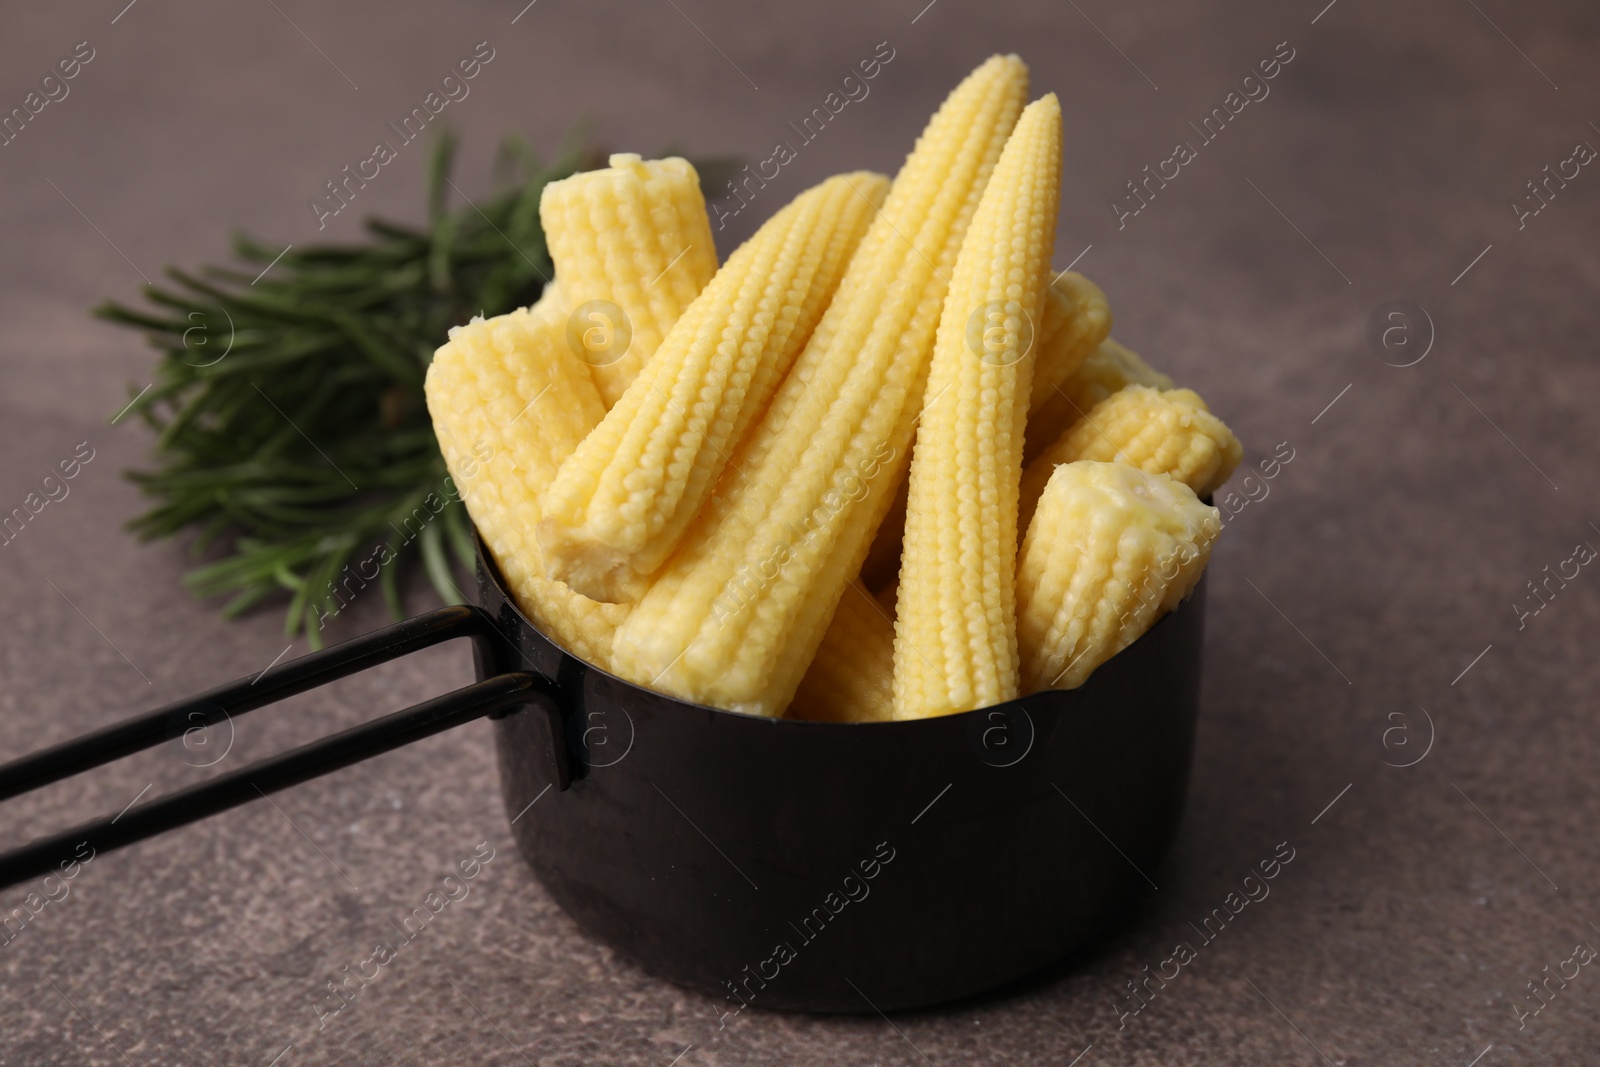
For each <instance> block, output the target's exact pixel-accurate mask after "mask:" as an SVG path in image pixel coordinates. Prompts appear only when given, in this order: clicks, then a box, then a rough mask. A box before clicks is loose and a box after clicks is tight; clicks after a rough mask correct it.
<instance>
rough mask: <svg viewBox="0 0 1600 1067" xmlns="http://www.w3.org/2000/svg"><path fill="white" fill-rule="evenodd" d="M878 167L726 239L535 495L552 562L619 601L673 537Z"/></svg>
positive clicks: (802, 322)
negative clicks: (602, 413)
mask: <svg viewBox="0 0 1600 1067" xmlns="http://www.w3.org/2000/svg"><path fill="white" fill-rule="evenodd" d="M888 187H889V180H888V179H887V178H885V177H883V176H882V175H878V174H872V173H870V172H867V171H861V172H858V173H855V174H842V175H839V176H838V177H835V178H830V179H828V180H827V181H825V182H823V183H822V184H821V185H818V186H816V187H815V188H813V189H810V190H808V191H807V192H804V193H802V194H801V195H800V196H799V197H798V198H797V199H795V201H794V202H793V203H791V204H789V205H788V206H787V207H785V208H783V210H781V211H779V212H778V213H777V214H776V215H774V216H773V217H772V218H771V219H770V220H768V222H767V223H766V225H764V226H762V227H761V229H760V230H759V231H758V232H757V233H756V235H755V236H754V237H752V238H750V240H749V241H747V242H746V243H745V244H744V246H743V247H741V248H740V249H739V250H738V251H737V252H735V253H734V254H733V256H732V258H730V259H729V260H728V262H727V264H726V265H725V266H724V267H723V268H722V269H721V270H719V271H718V272H717V273H716V275H715V276H714V277H713V278H712V279H711V282H710V284H709V285H707V286H706V288H705V289H704V291H702V292H701V294H700V296H699V297H698V298H697V299H696V300H695V302H694V303H693V304H692V305H690V308H689V310H688V311H687V312H686V313H685V314H684V316H683V317H682V318H680V319H679V320H678V323H677V325H676V326H674V327H673V328H672V330H671V331H670V332H669V333H668V334H667V338H666V340H665V341H664V342H663V343H662V346H661V347H660V348H659V349H657V351H656V354H655V356H654V358H652V359H651V360H650V362H649V363H647V364H645V366H644V369H643V370H642V371H640V372H639V376H638V377H637V378H635V379H634V380H633V384H632V385H630V386H629V387H628V390H627V392H625V393H623V395H622V399H621V400H619V401H617V404H616V406H615V407H613V408H612V409H611V411H610V412H609V413H607V415H606V417H605V420H604V421H603V422H601V424H600V426H599V428H598V429H596V430H595V432H594V433H592V434H590V435H589V437H588V438H587V439H585V440H584V442H583V444H582V445H580V446H579V447H578V450H577V451H576V452H574V453H573V454H572V456H571V457H569V458H568V459H567V461H566V462H565V463H564V464H562V466H561V472H560V474H559V475H558V476H557V477H556V480H555V482H554V484H552V485H551V486H550V488H549V491H548V493H546V495H545V512H544V521H543V522H542V523H541V524H540V527H539V543H540V547H541V548H542V549H543V550H544V553H545V559H546V561H547V562H548V563H549V566H550V573H551V575H552V576H553V577H556V578H560V579H562V580H564V581H566V582H567V583H568V584H570V585H571V586H572V587H573V588H574V589H577V590H578V591H580V592H582V593H585V594H587V595H589V596H592V597H594V598H596V599H598V600H606V601H631V600H635V599H637V598H638V597H639V596H640V595H642V594H643V592H644V589H645V588H646V587H647V586H648V584H649V575H651V574H652V573H654V572H655V571H656V570H658V569H660V567H661V565H662V563H663V562H665V561H666V559H667V557H668V556H669V555H670V554H671V553H672V550H673V549H674V548H675V547H676V546H677V544H678V541H679V540H680V539H681V538H682V537H683V532H684V530H686V529H687V528H688V526H689V523H690V522H691V521H692V520H693V519H694V517H695V514H696V513H697V512H698V511H699V510H700V506H701V505H702V504H703V503H705V501H706V498H707V497H709V496H710V495H711V490H712V489H713V488H714V487H715V486H716V483H717V479H718V478H719V477H720V476H721V475H722V472H723V469H724V468H725V467H726V466H727V464H728V456H729V454H730V453H731V452H732V451H733V449H734V448H735V447H736V446H737V445H738V443H739V441H740V440H741V439H742V438H743V437H744V434H745V431H746V430H747V429H748V428H749V426H750V424H751V423H752V422H754V421H755V419H756V417H757V416H758V415H760V414H761V412H762V411H764V410H765V409H766V406H767V403H768V402H769V401H770V400H771V399H772V394H773V391H774V390H776V389H777V388H778V383H779V382H781V381H782V380H783V376H784V375H785V374H787V373H788V371H789V367H790V365H791V364H792V363H793V362H794V358H795V356H797V355H798V354H799V353H800V349H801V347H802V346H803V345H804V344H805V343H806V340H807V339H808V338H809V337H810V336H811V331H812V330H813V329H814V328H815V326H816V324H817V320H818V319H820V318H821V317H822V313H823V310H824V309H825V308H826V307H827V306H828V301H829V300H831V299H832V298H833V293H834V290H835V288H837V286H838V284H839V279H840V278H841V277H842V276H843V275H844V272H845V267H846V265H847V264H848V263H849V261H850V257H851V255H853V254H854V252H855V249H856V245H857V244H858V243H859V242H860V240H861V235H862V234H863V233H865V232H866V229H867V224H868V223H869V222H870V221H871V218H872V215H873V213H874V212H876V211H877V209H878V206H879V205H880V204H881V203H882V202H883V197H884V194H885V193H886V192H887V191H888Z"/></svg>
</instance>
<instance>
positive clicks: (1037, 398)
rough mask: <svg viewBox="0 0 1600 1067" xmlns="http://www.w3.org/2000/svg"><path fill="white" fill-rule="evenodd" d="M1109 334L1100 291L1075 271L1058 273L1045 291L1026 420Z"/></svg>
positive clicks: (1107, 312)
mask: <svg viewBox="0 0 1600 1067" xmlns="http://www.w3.org/2000/svg"><path fill="white" fill-rule="evenodd" d="M1110 333H1111V305H1110V304H1109V303H1107V302H1106V294H1105V293H1103V292H1101V290H1100V287H1099V286H1098V285H1096V284H1095V283H1094V282H1091V281H1090V280H1089V279H1088V278H1085V277H1084V276H1083V275H1081V274H1079V273H1077V272H1076V271H1070V270H1069V271H1062V272H1061V273H1060V274H1058V275H1055V276H1054V280H1053V281H1051V283H1050V288H1049V289H1047V290H1045V296H1044V315H1043V322H1042V325H1041V326H1040V328H1039V353H1038V356H1037V357H1036V359H1035V361H1034V368H1033V388H1032V392H1031V395H1030V398H1029V402H1028V411H1029V415H1030V417H1031V416H1032V413H1034V412H1036V411H1038V410H1039V409H1040V407H1042V406H1043V405H1044V404H1045V403H1047V402H1048V401H1049V400H1050V398H1051V397H1054V396H1057V395H1059V393H1058V392H1057V390H1058V388H1059V387H1060V385H1061V383H1062V382H1064V381H1066V380H1067V379H1068V378H1069V377H1071V376H1072V374H1073V373H1074V372H1076V371H1077V369H1078V368H1079V367H1080V366H1082V365H1083V362H1084V360H1086V359H1088V358H1089V355H1090V353H1092V352H1093V351H1094V350H1095V349H1096V348H1097V347H1098V346H1099V345H1100V343H1101V342H1102V341H1104V340H1105V339H1106V338H1107V337H1108V336H1109V335H1110Z"/></svg>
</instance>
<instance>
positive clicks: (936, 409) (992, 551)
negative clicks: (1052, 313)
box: [894, 93, 1061, 719]
mask: <svg viewBox="0 0 1600 1067" xmlns="http://www.w3.org/2000/svg"><path fill="white" fill-rule="evenodd" d="M1060 197H1061V106H1060V104H1059V103H1058V102H1057V101H1056V97H1055V94H1053V93H1052V94H1049V95H1046V96H1045V97H1043V98H1042V99H1040V100H1037V101H1035V102H1034V103H1032V104H1029V105H1028V107H1027V109H1026V110H1025V111H1023V113H1022V117H1021V118H1020V119H1018V120H1017V127H1016V129H1015V130H1014V131H1013V132H1012V134H1011V139H1010V140H1009V141H1007V142H1006V147H1005V152H1004V153H1003V154H1002V155H1001V157H1000V162H999V164H998V165H997V166H996V167H995V171H994V176H993V177H992V178H990V180H989V184H988V186H987V188H985V189H984V193H983V200H982V201H981V202H980V203H979V204H978V210H977V213H976V214H975V215H974V216H973V220H972V226H971V228H970V229H969V230H968V232H967V237H966V240H965V242H963V244H962V246H961V254H960V256H959V257H958V258H957V259H956V269H955V276H954V278H953V280H952V281H951V283H950V293H949V295H948V296H947V297H945V302H944V311H943V314H942V315H941V316H940V319H939V333H938V341H937V343H936V344H935V346H934V350H933V365H932V368H931V370H930V371H929V373H928V397H929V403H928V405H927V408H926V409H925V410H924V411H923V415H922V423H921V425H920V426H919V427H918V429H917V446H916V451H915V453H914V454H913V456H912V460H911V489H910V493H909V496H908V499H907V505H906V533H905V546H904V549H903V551H902V553H901V561H900V599H899V607H898V609H897V611H896V614H895V640H894V717H895V718H896V719H921V718H929V717H932V716H935V715H951V714H954V713H956V712H962V711H970V710H972V709H973V708H982V707H989V706H990V705H993V704H1000V703H1003V702H1004V701H1007V700H1012V699H1014V698H1015V697H1016V696H1017V614H1016V577H1017V571H1016V568H1017V551H1016V546H1017V486H1018V479H1019V478H1020V476H1021V474H1022V430H1023V424H1024V423H1025V421H1026V420H1027V415H1028V395H1029V387H1030V385H1031V384H1032V380H1033V363H1034V355H1033V353H1032V352H1031V351H1030V348H1031V341H1032V337H1031V336H1030V333H1031V323H1034V322H1038V321H1039V320H1040V317H1041V316H1040V312H1041V309H1042V303H1043V301H1044V290H1045V288H1046V286H1045V282H1046V281H1047V276H1046V275H1045V273H1044V272H1045V270H1046V269H1047V268H1048V266H1049V263H1050V253H1051V250H1052V249H1053V247H1054V245H1055V233H1056V204H1057V202H1058V201H1059V200H1060ZM974 320H976V326H977V327H978V330H981V334H979V335H978V336H974V334H975V333H977V331H975V330H974V329H973V322H974ZM1058 332H1059V331H1058ZM975 342H976V343H975Z"/></svg>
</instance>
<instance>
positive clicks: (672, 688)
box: [613, 56, 1027, 716]
mask: <svg viewBox="0 0 1600 1067" xmlns="http://www.w3.org/2000/svg"><path fill="white" fill-rule="evenodd" d="M1026 92H1027V68H1026V67H1025V66H1024V65H1023V64H1022V61H1021V60H1019V59H1017V58H1016V57H1015V56H995V57H993V58H991V59H990V60H989V61H987V62H986V63H984V64H983V65H982V66H980V67H979V68H978V69H977V70H976V71H974V72H973V73H972V74H971V75H969V76H968V77H967V79H966V80H965V81H963V82H962V83H961V85H959V86H958V87H957V88H956V90H955V91H954V92H953V93H951V94H950V96H949V98H947V99H946V101H945V102H944V104H943V105H942V106H941V107H940V109H939V111H938V112H937V113H936V114H935V115H934V116H933V119H932V121H930V122H929V124H928V127H927V129H926V130H924V132H923V134H922V136H921V138H919V139H918V142H917V146H916V148H915V149H914V150H913V151H912V153H911V154H910V156H909V157H907V160H906V163H905V166H904V167H903V168H902V169H901V171H900V173H899V175H898V176H897V177H896V179H895V181H894V184H893V185H892V186H891V188H890V191H889V196H888V198H887V199H886V200H885V201H884V204H883V207H882V209H881V210H880V211H879V212H878V213H877V215H876V216H875V218H874V220H873V222H872V224H871V226H870V227H869V229H868V231H867V234H866V236H865V237H863V238H862V241H861V246H860V248H859V249H858V250H857V252H856V255H855V258H854V259H852V260H851V262H850V265H849V267H848V269H847V271H846V273H845V277H844V279H843V281H841V282H840V284H839V291H838V293H837V294H836V295H835V296H834V299H833V301H832V303H831V304H829V306H828V309H827V311H826V312H825V313H824V315H823V318H822V321H821V322H820V323H819V324H818V325H817V328H816V330H815V332H814V333H813V334H812V336H811V340H810V341H809V342H808V343H807V345H806V347H805V349H804V351H802V352H801V354H800V356H799V357H798V358H797V359H796V361H795V365H794V367H793V369H792V370H791V371H790V373H789V376H788V377H787V378H786V379H785V380H784V382H783V384H782V385H781V386H780V387H779V388H778V391H777V393H776V394H775V395H774V397H773V400H772V403H771V405H770V406H769V407H768V409H767V412H766V413H765V414H764V415H763V416H762V417H761V419H760V421H758V422H757V423H756V424H755V426H753V427H752V429H751V431H750V433H749V434H748V435H747V437H746V439H745V441H744V442H743V444H742V445H741V446H740V449H739V451H738V452H737V453H736V454H735V455H734V457H733V461H732V463H731V464H730V466H731V467H732V468H733V470H735V471H737V476H736V477H729V478H725V479H723V482H722V485H721V487H720V489H719V492H718V493H716V494H714V495H713V496H712V498H711V499H710V501H709V502H708V503H707V505H706V507H705V509H704V510H703V512H702V514H701V516H700V517H699V519H698V520H697V521H696V522H695V524H694V525H693V526H691V527H690V530H689V533H688V535H687V536H686V537H685V538H684V539H683V542H682V544H681V546H680V548H679V550H678V552H677V553H676V554H675V555H674V556H673V558H672V559H671V560H669V561H668V563H667V565H666V566H665V567H664V568H662V570H661V571H660V573H659V575H658V577H657V579H656V581H655V583H654V584H653V585H652V586H651V588H650V591H649V592H648V593H646V594H645V596H644V597H643V599H641V600H640V601H639V603H638V604H637V605H636V606H635V608H634V610H633V612H632V614H631V615H630V616H629V617H628V620H627V622H625V623H624V624H623V625H622V627H621V628H619V629H618V631H617V637H616V642H615V644H614V646H613V658H614V660H615V663H616V669H617V671H618V672H619V673H621V674H623V675H624V676H625V677H628V678H630V679H633V680H635V681H638V682H641V683H642V684H645V685H649V686H652V687H654V688H656V689H660V690H663V691H665V692H668V693H671V694H674V695H677V696H681V697H685V698H687V699H690V700H694V701H698V702H701V703H705V704H710V705H713V706H716V707H722V708H729V709H732V710H736V711H743V712H747V713H751V714H758V715H769V716H773V715H778V714H781V713H782V712H783V710H784V709H785V708H786V707H788V705H789V703H790V699H791V698H792V697H793V695H794V692H795V690H796V688H797V687H798V686H799V683H800V679H801V676H802V675H803V674H804V673H805V670H806V667H807V666H808V665H809V663H810V662H811V659H812V656H813V654H814V653H815V652H816V649H817V646H818V644H819V643H820V642H821V640H822V636H823V632H824V630H825V629H826V628H827V625H828V622H829V620H830V619H832V617H833V615H834V612H835V609H836V607H837V605H838V604H839V601H840V598H841V595H842V594H843V592H844V591H845V588H846V584H847V582H848V581H849V580H850V578H851V577H852V576H854V575H856V574H858V573H859V572H860V568H861V563H862V560H863V558H864V557H865V555H866V551H867V546H868V542H869V541H870V540H871V538H872V535H873V533H874V532H875V530H876V529H877V527H878V524H879V523H880V522H881V521H882V519H883V516H884V514H885V512H886V511H887V510H888V505H889V502H890V498H891V496H892V494H893V490H894V484H893V481H894V479H893V478H892V474H893V473H895V472H897V471H898V470H900V469H902V468H901V463H902V462H903V457H904V455H905V452H906V449H907V448H908V446H909V444H910V440H911V436H912V434H913V432H914V431H915V428H916V421H917V417H918V414H919V411H920V409H921V400H922V395H923V387H924V385H925V384H926V380H927V372H928V364H929V361H930V356H931V353H932V349H933V335H934V331H935V329H936V328H937V325H938V321H939V314H940V310H941V308H942V306H943V304H944V297H945V294H946V291H947V289H948V286H949V278H950V274H951V271H952V270H953V269H954V265H955V260H956V254H957V252H958V250H959V248H960V246H961V241H962V237H963V236H964V234H965V232H966V229H967V224H968V222H969V220H970V219H971V217H972V213H973V212H974V211H975V210H976V208H977V204H978V200H979V197H980V196H981V195H982V192H983V188H984V185H985V183H986V182H987V181H988V179H989V175H990V173H991V171H992V170H993V169H994V165H995V163H996V162H997V161H998V159H999V158H1000V153H1001V149H1002V148H1003V147H1004V144H1005V140H1006V137H1007V135H1008V134H1009V133H1010V132H1011V129H1012V127H1013V126H1014V125H1015V124H1016V119H1017V115H1018V114H1019V113H1020V112H1021V110H1022V105H1023V102H1024V99H1025V96H1026Z"/></svg>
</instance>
